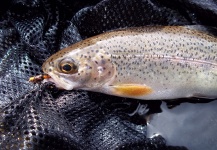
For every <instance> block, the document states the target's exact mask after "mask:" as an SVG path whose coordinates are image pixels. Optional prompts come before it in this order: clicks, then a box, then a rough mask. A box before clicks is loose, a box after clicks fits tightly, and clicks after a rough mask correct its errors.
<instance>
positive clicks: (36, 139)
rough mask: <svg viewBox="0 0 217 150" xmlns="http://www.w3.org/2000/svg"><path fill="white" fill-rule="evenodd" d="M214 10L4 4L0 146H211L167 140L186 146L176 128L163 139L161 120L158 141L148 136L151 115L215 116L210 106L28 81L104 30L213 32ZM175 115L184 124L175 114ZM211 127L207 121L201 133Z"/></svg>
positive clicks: (210, 5)
mask: <svg viewBox="0 0 217 150" xmlns="http://www.w3.org/2000/svg"><path fill="white" fill-rule="evenodd" d="M216 4H217V2H216V1H213V0H206V1H204V0H104V1H100V0H92V1H89V0H73V1H72V0H8V1H4V2H3V3H1V5H0V148H1V149H19V148H21V149H85V150H87V149H90V150H92V149H148V150H154V149H164V150H167V149H169V150H185V149H189V148H190V147H193V148H195V149H201V147H200V146H199V145H200V144H199V143H200V141H201V142H204V140H203V139H206V140H205V146H207V147H208V146H209V147H211V148H215V147H216V141H217V140H216V138H215V134H214V133H213V134H209V136H207V137H206V138H203V133H204V132H203V131H202V130H201V128H200V130H198V131H199V132H198V131H195V132H197V133H198V134H195V136H193V137H197V138H198V137H202V138H199V139H200V141H199V142H198V141H197V142H198V144H197V143H196V144H194V143H195V142H194V139H192V143H191V144H193V145H194V146H192V145H191V146H189V147H188V145H185V142H186V141H184V144H183V142H182V144H180V143H179V144H178V142H177V143H171V142H170V141H168V139H173V140H174V139H175V140H176V141H181V140H183V139H182V136H177V134H176V133H179V130H175V128H173V129H174V131H173V133H174V134H173V136H172V137H171V138H166V136H164V134H162V135H161V134H160V131H163V129H165V128H166V125H161V124H162V120H161V121H156V120H155V122H157V125H158V126H160V127H159V128H158V129H157V130H156V131H159V135H157V136H155V137H153V138H150V136H148V134H147V133H148V130H149V127H150V126H149V125H148V126H147V121H149V119H150V118H152V117H153V116H154V114H157V113H158V114H164V110H167V109H168V107H169V108H180V107H179V106H185V108H190V107H192V106H198V105H197V104H199V105H200V106H202V107H200V108H197V109H194V110H193V111H194V112H197V111H199V110H201V108H203V106H204V107H206V108H207V109H208V111H211V112H212V110H214V109H215V107H212V110H210V109H209V108H210V107H209V106H210V105H212V106H213V104H211V103H212V102H213V101H210V100H209V101H208V100H200V99H182V100H177V101H170V102H163V104H165V107H162V101H138V100H132V99H125V98H120V97H113V96H108V95H104V94H100V93H93V92H85V91H58V90H57V89H55V88H54V87H53V86H51V85H47V84H46V85H40V86H39V85H33V84H32V83H29V82H28V78H29V77H30V76H34V75H37V74H41V73H42V72H41V65H42V63H43V62H44V60H46V58H48V57H49V56H50V55H51V54H53V53H54V52H56V51H58V50H59V49H61V48H64V47H67V46H69V45H71V44H73V43H75V42H77V41H80V40H83V39H85V38H88V37H91V36H93V35H97V34H100V33H102V32H105V31H108V30H112V29H117V28H123V27H132V26H145V25H192V24H194V25H198V24H200V25H206V26H213V27H216V26H217V19H216V18H217V17H216V16H217V5H216ZM52 87H53V88H52ZM209 102H210V103H209ZM186 104H187V106H186ZM206 104H207V105H206ZM208 104H210V105H208ZM141 106H143V107H141ZM215 106H216V105H215ZM138 110H140V111H138ZM170 110H176V109H170ZM191 110H192V109H191ZM206 111H207V110H206ZM184 112H185V109H184V108H183V109H182V110H181V111H180V112H179V113H181V114H185V115H186V116H189V114H188V113H184ZM204 112H205V110H204ZM172 114H174V113H173V112H172ZM196 114H198V113H196ZM202 114H203V113H202ZM211 114H212V113H211ZM167 116H168V115H167ZM164 117H165V116H164ZM173 117H174V118H176V119H177V120H178V122H180V121H183V120H181V117H180V116H179V115H177V116H176V115H175V116H174V115H173ZM178 117H180V119H179V118H178ZM194 117H195V116H193V118H194ZM207 117H208V119H209V117H212V116H210V115H207V116H206V118H207ZM148 118H149V119H148ZM201 118H203V117H202V116H201ZM185 119H186V118H185ZM185 119H184V120H185ZM209 120H210V119H209ZM211 120H212V119H211ZM164 121H165V119H164ZM197 121H198V122H191V124H194V126H197V125H198V123H199V122H201V120H200V119H199V120H197ZM153 122H154V121H153ZM203 122H204V121H203ZM185 123H186V122H185ZM188 123H189V122H188ZM214 123H216V121H215V120H214V121H213V122H206V121H205V123H204V130H205V128H208V127H210V124H212V125H213V124H214ZM153 124H154V123H153ZM188 125H189V124H188ZM174 126H176V125H174ZM174 126H173V127H174ZM186 127H187V125H186V124H183V128H186ZM202 129H203V128H202ZM212 129H214V127H213V128H212ZM189 131H190V132H188V133H186V134H189V135H191V134H193V131H194V129H193V128H192V130H189ZM191 131H192V132H191ZM211 131H213V130H211ZM169 132H171V131H168V132H167V133H169ZM193 137H192V138H193ZM183 138H184V137H183ZM207 139H208V140H207ZM190 140H191V138H190ZM197 145H198V146H197ZM203 145H204V144H203Z"/></svg>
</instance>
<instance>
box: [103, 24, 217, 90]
mask: <svg viewBox="0 0 217 150" xmlns="http://www.w3.org/2000/svg"><path fill="white" fill-rule="evenodd" d="M176 30H177V31H179V32H178V34H177V32H176ZM162 31H163V32H162ZM138 32H142V33H140V34H139V35H138ZM110 43H112V44H110ZM216 43H217V40H216V39H215V38H214V37H212V36H209V35H207V34H204V33H202V32H199V31H194V30H189V29H187V28H178V29H177V28H166V29H162V30H160V31H157V32H151V33H146V32H144V31H142V29H138V30H137V32H131V33H129V32H128V33H126V32H123V33H119V35H118V36H114V37H113V38H110V39H107V40H106V41H101V42H99V44H100V46H101V47H103V48H105V49H106V50H108V51H109V53H110V54H111V56H112V59H111V61H112V62H113V63H114V64H115V65H116V67H117V75H116V78H115V81H114V82H113V84H123V83H133V84H135V83H136V84H146V85H148V86H150V87H152V88H153V89H155V90H161V89H163V88H164V89H171V88H173V89H177V90H179V89H182V88H185V87H188V89H189V88H190V89H191V87H189V86H192V90H195V91H197V88H195V87H199V88H201V89H203V91H206V90H204V89H209V90H210V91H211V92H213V91H212V89H214V88H216V83H217V76H216V75H217V64H216V62H217V58H216V54H217V45H216ZM203 91H202V92H201V94H203ZM193 92H194V91H193ZM190 93H192V91H191V92H190Z"/></svg>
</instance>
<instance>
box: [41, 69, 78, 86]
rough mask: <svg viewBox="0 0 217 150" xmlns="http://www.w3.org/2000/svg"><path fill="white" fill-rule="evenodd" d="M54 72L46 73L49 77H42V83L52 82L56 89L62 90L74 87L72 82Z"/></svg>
mask: <svg viewBox="0 0 217 150" xmlns="http://www.w3.org/2000/svg"><path fill="white" fill-rule="evenodd" d="M54 72H55V71H54ZM54 72H50V73H49V74H47V75H48V76H49V78H46V79H44V80H43V83H46V82H52V83H54V84H55V86H56V87H57V88H58V89H64V90H72V89H73V88H74V86H73V84H72V83H69V82H68V81H67V80H66V79H64V78H63V77H61V76H58V75H56V74H55V73H54Z"/></svg>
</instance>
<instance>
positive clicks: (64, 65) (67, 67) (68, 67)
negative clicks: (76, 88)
mask: <svg viewBox="0 0 217 150" xmlns="http://www.w3.org/2000/svg"><path fill="white" fill-rule="evenodd" d="M59 70H60V71H61V72H63V73H66V74H73V73H77V72H78V67H77V66H76V65H75V64H74V62H72V61H62V62H60V64H59Z"/></svg>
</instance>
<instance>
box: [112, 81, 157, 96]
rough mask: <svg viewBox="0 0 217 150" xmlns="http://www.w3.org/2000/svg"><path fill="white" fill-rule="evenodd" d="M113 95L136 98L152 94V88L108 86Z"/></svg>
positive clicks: (131, 85)
mask: <svg viewBox="0 0 217 150" xmlns="http://www.w3.org/2000/svg"><path fill="white" fill-rule="evenodd" d="M110 87H111V88H112V91H113V92H114V95H119V96H129V97H137V96H143V95H148V94H150V93H152V91H153V90H152V88H151V87H149V86H146V85H143V84H119V85H114V86H110Z"/></svg>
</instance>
